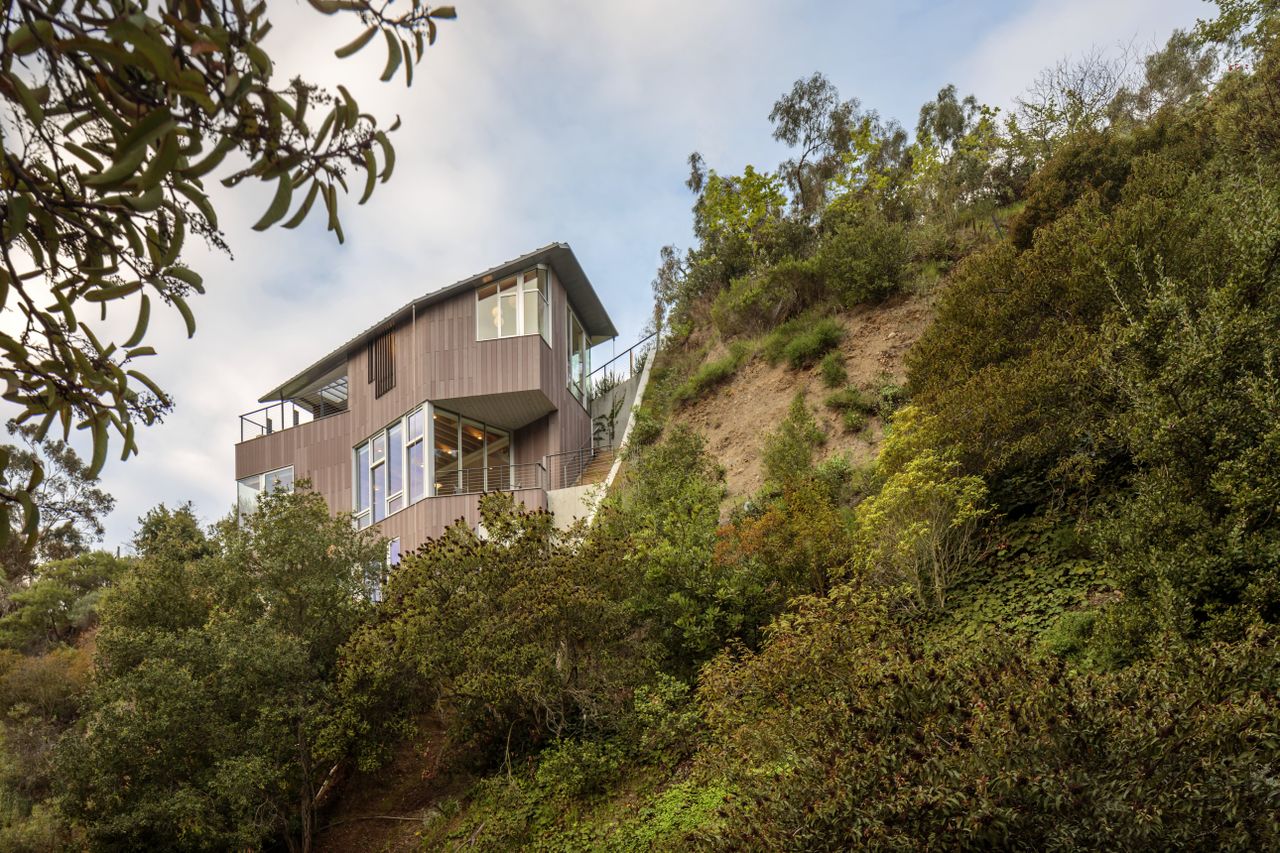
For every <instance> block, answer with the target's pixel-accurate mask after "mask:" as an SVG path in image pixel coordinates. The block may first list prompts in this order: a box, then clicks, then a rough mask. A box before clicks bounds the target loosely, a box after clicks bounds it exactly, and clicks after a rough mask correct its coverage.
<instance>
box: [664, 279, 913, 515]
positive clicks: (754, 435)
mask: <svg viewBox="0 0 1280 853" xmlns="http://www.w3.org/2000/svg"><path fill="white" fill-rule="evenodd" d="M931 316H932V307H931V300H930V299H929V298H928V297H923V296H900V297H896V298H894V299H891V300H889V301H888V302H886V303H884V304H882V305H877V306H873V307H868V308H860V309H857V310H855V311H852V312H849V313H848V314H843V315H839V316H838V317H837V319H839V320H840V321H841V322H843V323H844V326H845V328H846V329H847V330H848V334H847V335H846V336H845V340H844V343H843V344H842V345H841V347H840V350H841V352H842V353H843V354H844V356H845V358H846V365H845V366H846V368H847V369H848V371H849V383H850V384H852V385H855V386H857V387H858V388H860V389H862V390H863V391H868V392H876V391H878V389H879V388H880V386H881V384H882V383H883V382H884V381H886V380H887V381H891V382H894V383H896V384H899V385H901V384H902V383H903V381H904V374H905V368H904V365H903V358H904V356H905V354H906V352H907V350H908V349H909V348H910V346H911V344H913V343H915V341H916V339H917V338H919V337H920V334H921V333H922V332H923V331H924V329H925V327H926V326H927V325H928V323H929V319H930V317H931ZM797 389H803V390H804V392H805V399H806V401H807V402H808V404H809V408H810V410H811V411H813V412H814V415H815V417H816V418H817V419H818V423H819V424H820V425H821V426H822V427H823V429H824V430H825V432H826V434H827V443H826V445H825V447H824V449H823V456H824V458H825V457H828V456H833V455H835V454H838V453H848V454H849V456H850V458H851V459H852V461H853V462H854V463H855V464H859V463H863V462H868V461H870V460H871V459H872V458H874V456H875V451H876V447H877V446H878V445H879V443H880V440H881V438H882V437H883V436H884V425H883V424H882V423H880V420H879V418H875V417H873V418H872V419H871V422H870V424H869V425H868V427H867V429H866V430H865V431H863V432H862V433H858V434H850V433H847V432H845V430H844V428H843V426H842V425H841V423H840V418H839V414H838V413H837V412H833V411H832V410H830V409H828V408H826V407H825V406H824V405H823V400H825V399H826V397H827V395H829V394H830V393H831V389H829V388H827V387H826V386H824V385H823V384H822V379H821V378H820V377H819V376H818V371H817V368H813V369H811V370H804V371H795V370H792V369H791V368H789V367H788V366H786V365H785V364H780V365H778V366H777V367H770V366H769V365H768V363H767V362H765V361H764V360H763V359H759V358H757V359H754V360H752V361H751V362H750V363H749V364H747V365H745V366H744V367H743V368H742V369H740V370H739V371H738V372H737V374H735V375H734V377H733V378H732V379H730V380H729V381H728V382H726V383H725V384H724V385H722V386H720V387H719V388H716V389H715V390H713V391H711V392H709V393H708V394H707V395H706V396H705V397H704V398H703V399H701V400H698V401H697V402H695V403H693V404H691V405H689V406H687V407H686V408H684V409H683V410H681V411H680V412H679V414H678V415H677V417H678V419H679V420H680V421H681V422H683V423H687V424H689V425H690V426H692V427H694V428H695V429H697V430H698V431H699V432H701V433H702V434H703V436H705V437H706V439H707V446H708V448H709V449H710V450H711V452H712V453H714V454H715V455H716V457H717V458H718V459H719V460H720V462H721V464H722V465H724V467H725V480H726V484H727V486H728V489H729V501H730V502H733V501H735V500H739V499H741V498H742V497H744V496H746V495H749V494H751V493H752V492H754V491H755V490H757V489H759V488H760V486H761V485H762V483H763V475H762V472H761V465H760V454H761V450H762V448H763V446H764V440H765V436H767V435H768V434H769V433H770V432H771V431H772V430H773V429H775V427H776V425H777V424H778V422H779V421H781V420H782V419H783V418H784V417H785V416H786V413H787V407H788V406H790V405H791V399H792V398H793V397H794V396H795V393H796V390H797Z"/></svg>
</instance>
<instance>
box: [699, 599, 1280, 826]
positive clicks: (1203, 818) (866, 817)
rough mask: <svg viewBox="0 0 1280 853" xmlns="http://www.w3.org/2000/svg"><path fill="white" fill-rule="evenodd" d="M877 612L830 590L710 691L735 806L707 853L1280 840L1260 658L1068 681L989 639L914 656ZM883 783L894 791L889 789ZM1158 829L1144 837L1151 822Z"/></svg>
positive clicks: (711, 757)
mask: <svg viewBox="0 0 1280 853" xmlns="http://www.w3.org/2000/svg"><path fill="white" fill-rule="evenodd" d="M894 609H895V605H894V604H893V603H892V601H890V600H886V599H885V598H883V597H881V596H877V595H870V594H867V593H864V592H859V591H858V590H856V589H855V588H852V587H838V588H836V589H835V590H833V592H832V594H831V595H830V596H829V597H827V598H822V599H809V600H804V601H801V602H799V603H798V606H797V607H796V609H795V610H794V612H792V613H791V614H789V615H788V616H787V617H786V618H785V619H783V620H780V621H779V622H778V623H775V626H774V628H773V629H772V631H771V634H770V641H769V643H768V645H767V646H766V647H765V648H764V649H763V650H762V651H761V652H760V653H759V654H743V655H741V656H739V657H738V658H737V659H734V658H731V657H728V656H724V657H722V658H720V659H718V660H717V661H716V662H715V663H714V664H713V665H712V666H711V667H710V668H708V669H707V670H705V671H704V675H703V679H702V685H701V687H700V699H701V700H702V702H703V706H704V708H706V713H707V718H708V722H709V725H710V727H711V738H712V744H713V745H712V747H711V748H710V749H709V750H708V752H707V753H706V755H705V756H704V757H703V759H702V761H703V762H705V764H704V766H705V767H706V770H707V772H709V773H713V774H714V776H715V778H717V779H718V780H720V784H723V785H724V786H725V787H727V788H728V789H729V790H731V791H733V792H734V793H735V795H736V796H735V797H734V799H732V800H731V801H730V802H728V803H727V804H725V805H724V806H722V807H721V810H720V822H719V823H718V825H716V826H714V827H705V828H704V829H703V831H702V833H701V836H700V837H701V839H702V843H703V846H706V847H709V848H712V849H726V850H733V849H783V848H786V849H793V848H796V847H801V848H804V849H824V848H831V847H844V846H847V845H848V844H850V842H851V840H853V839H856V840H857V843H858V844H859V845H861V846H866V847H871V848H895V849H921V850H923V849H932V848H933V847H936V846H938V845H940V844H944V845H946V846H952V847H957V848H961V849H982V850H987V849H993V848H995V849H1005V848H1012V847H1019V848H1021V847H1024V846H1025V847H1031V848H1036V849H1048V848H1057V849H1064V848H1065V849H1071V848H1082V847H1090V846H1093V845H1095V844H1096V843H1097V839H1098V838H1100V837H1103V836H1105V837H1106V838H1108V839H1109V840H1110V841H1112V842H1114V843H1116V844H1118V845H1120V846H1123V847H1129V848H1155V847H1160V848H1169V847H1205V846H1208V847H1218V848H1222V847H1229V848H1236V849H1253V848H1265V847H1269V846H1273V845H1274V844H1276V843H1277V841H1278V840H1280V822H1278V821H1277V820H1276V817H1275V816H1276V814H1277V811H1276V808H1277V805H1280V795H1277V793H1276V791H1275V790H1274V788H1273V787H1272V786H1270V785H1269V784H1268V783H1267V782H1266V781H1265V780H1266V778H1267V771H1266V770H1265V768H1267V767H1268V766H1270V764H1271V763H1272V762H1274V761H1275V760H1276V744H1275V742H1274V739H1273V738H1269V737H1263V738H1262V739H1260V740H1259V739H1258V738H1256V737H1255V736H1254V735H1252V734H1250V733H1251V732H1256V731H1258V730H1259V729H1258V728H1257V727H1262V730H1267V731H1269V730H1270V720H1272V719H1273V718H1274V716H1275V715H1276V713H1277V711H1278V710H1280V709H1278V708H1277V706H1276V701H1277V700H1276V696H1275V694H1274V691H1272V690H1271V687H1270V685H1271V684H1272V683H1273V681H1274V679H1275V678H1276V676H1277V674H1280V673H1278V671H1277V667H1280V654H1277V650H1276V646H1275V644H1274V642H1273V641H1272V639H1270V638H1265V637H1260V638H1256V639H1253V640H1250V641H1248V642H1245V643H1241V644H1239V645H1236V646H1211V647H1206V648H1203V649H1198V650H1195V651H1192V652H1184V651H1182V650H1179V651H1176V652H1173V653H1171V654H1169V655H1167V656H1161V657H1160V658H1158V659H1156V660H1153V661H1151V662H1150V663H1146V664H1143V665H1142V666H1140V667H1135V668H1133V669H1130V670H1126V671H1123V672H1119V673H1079V672H1075V671H1073V670H1071V669H1070V668H1069V667H1067V666H1066V665H1065V664H1064V663H1062V662H1061V661H1060V660H1058V659H1056V658H1050V659H1044V658H1040V657H1037V656H1036V655H1034V654H1031V653H1029V650H1028V649H1026V648H1025V647H1019V646H1017V645H1010V644H1008V643H1006V642H1003V641H1001V640H999V639H998V638H997V637H994V636H989V637H985V638H983V640H982V641H981V642H977V643H973V644H971V645H969V646H967V647H966V648H965V649H964V650H962V651H961V652H958V653H951V654H946V655H944V654H941V653H938V652H929V651H926V650H925V649H924V648H922V647H921V645H920V643H919V642H918V640H916V639H915V638H914V636H913V634H912V632H910V631H908V630H904V629H903V628H902V626H901V625H899V624H897V623H896V622H895V621H894V620H893V619H892V617H891V616H890V615H889V613H890V612H891V611H892V610H894ZM886 780H892V784H886ZM1157 814H1158V815H1159V816H1160V819H1159V820H1153V819H1152V816H1153V815H1157Z"/></svg>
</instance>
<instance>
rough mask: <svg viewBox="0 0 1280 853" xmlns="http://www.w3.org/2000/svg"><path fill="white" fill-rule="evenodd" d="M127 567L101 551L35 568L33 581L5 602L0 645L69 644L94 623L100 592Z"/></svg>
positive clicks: (0, 620)
mask: <svg viewBox="0 0 1280 853" xmlns="http://www.w3.org/2000/svg"><path fill="white" fill-rule="evenodd" d="M127 567H128V563H127V562H126V561H124V560H120V559H117V558H116V557H114V556H113V555H111V554H108V553H105V552H103V551H93V552H90V553H87V554H81V555H79V556H76V557H71V558H70V559H66V560H59V561H57V562H53V563H46V564H44V565H42V566H40V568H39V569H38V570H37V571H36V576H35V579H34V580H33V581H32V582H31V583H30V584H29V585H27V586H25V587H23V588H21V589H19V590H18V591H17V592H15V593H13V594H12V595H11V596H10V597H9V601H10V606H11V607H12V610H11V611H10V612H9V613H6V614H5V615H4V616H3V617H0V641H3V643H4V645H6V646H10V647H13V648H19V649H38V648H41V647H46V646H52V645H55V644H58V643H66V642H73V641H74V640H75V638H76V636H77V635H78V634H80V633H81V632H83V631H84V630H85V629H86V628H89V627H90V626H92V625H93V624H94V623H95V622H96V621H97V610H98V604H99V601H100V599H101V597H102V595H103V592H104V591H105V590H106V589H107V588H108V587H110V586H111V585H112V584H113V583H114V582H115V581H116V580H117V579H118V578H119V577H120V576H121V575H122V574H123V573H124V572H125V570H126V569H127Z"/></svg>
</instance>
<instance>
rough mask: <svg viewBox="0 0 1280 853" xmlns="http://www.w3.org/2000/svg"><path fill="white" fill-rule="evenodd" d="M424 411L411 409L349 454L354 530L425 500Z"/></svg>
mask: <svg viewBox="0 0 1280 853" xmlns="http://www.w3.org/2000/svg"><path fill="white" fill-rule="evenodd" d="M424 416H425V415H424V411H423V409H421V408H417V409H414V410H413V411H412V412H410V413H409V414H407V415H405V416H404V417H402V418H400V419H399V420H397V421H395V422H394V423H392V424H390V425H389V426H388V427H387V428H386V429H384V430H382V431H381V432H379V433H377V434H375V435H373V436H371V437H370V438H369V440H368V441H366V442H364V443H363V444H360V445H358V446H356V447H355V449H354V450H353V451H352V453H353V458H354V464H355V471H354V473H353V476H352V478H351V482H352V484H353V486H354V491H355V494H354V495H353V496H352V500H351V509H352V512H353V513H354V514H355V520H356V526H357V527H361V528H364V527H368V526H369V525H371V524H374V523H376V522H379V521H382V519H384V518H386V517H387V516H388V515H391V514H392V513H396V512H399V511H400V510H402V509H404V508H405V507H406V506H408V505H409V504H411V503H413V502H414V501H417V500H421V499H422V498H423V497H425V494H424V492H425V488H424V486H425V484H426V471H425V468H424V462H425V460H424V458H423V452H424V445H425V436H424V435H423V418H424Z"/></svg>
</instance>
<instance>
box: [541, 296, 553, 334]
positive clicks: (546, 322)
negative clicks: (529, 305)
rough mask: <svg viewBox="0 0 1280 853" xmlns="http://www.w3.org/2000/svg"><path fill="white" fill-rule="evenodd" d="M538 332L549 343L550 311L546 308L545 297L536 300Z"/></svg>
mask: <svg viewBox="0 0 1280 853" xmlns="http://www.w3.org/2000/svg"><path fill="white" fill-rule="evenodd" d="M538 333H539V334H541V335H542V338H543V340H545V341H546V342H547V343H548V344H550V343H551V312H550V311H549V310H547V300H546V299H545V298H544V299H539V300H538Z"/></svg>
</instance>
